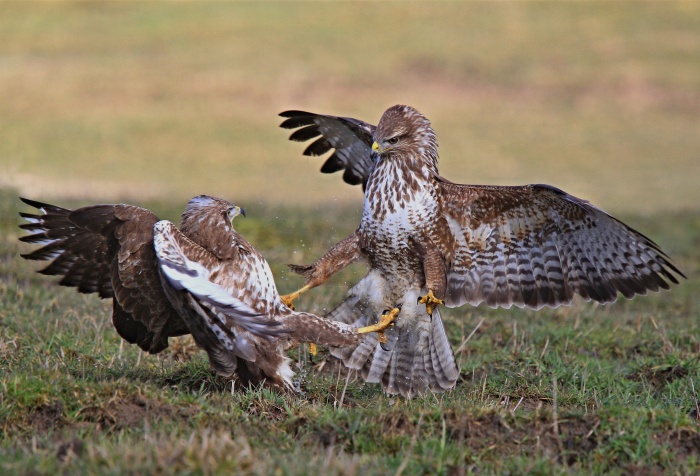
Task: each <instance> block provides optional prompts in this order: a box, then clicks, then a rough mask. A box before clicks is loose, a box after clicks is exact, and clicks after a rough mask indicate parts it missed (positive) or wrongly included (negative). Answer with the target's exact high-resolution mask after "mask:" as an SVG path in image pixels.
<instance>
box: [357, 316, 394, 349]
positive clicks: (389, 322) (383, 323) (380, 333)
mask: <svg viewBox="0 0 700 476" xmlns="http://www.w3.org/2000/svg"><path fill="white" fill-rule="evenodd" d="M399 311H400V309H399V308H398V307H395V308H394V309H392V310H390V311H384V312H383V313H382V317H380V318H379V322H378V323H376V324H372V325H371V326H367V327H360V328H359V329H357V330H356V332H357V333H358V334H369V333H370V332H376V333H377V337H378V338H379V343H380V344H386V335H385V334H384V331H385V330H387V328H389V327H391V326H393V325H394V320H395V319H396V316H397V315H398V313H399Z"/></svg>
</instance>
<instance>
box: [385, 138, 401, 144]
mask: <svg viewBox="0 0 700 476" xmlns="http://www.w3.org/2000/svg"><path fill="white" fill-rule="evenodd" d="M398 141H399V138H398V137H392V138H391V139H387V142H388V143H389V144H391V145H394V144H396V143H397V142H398Z"/></svg>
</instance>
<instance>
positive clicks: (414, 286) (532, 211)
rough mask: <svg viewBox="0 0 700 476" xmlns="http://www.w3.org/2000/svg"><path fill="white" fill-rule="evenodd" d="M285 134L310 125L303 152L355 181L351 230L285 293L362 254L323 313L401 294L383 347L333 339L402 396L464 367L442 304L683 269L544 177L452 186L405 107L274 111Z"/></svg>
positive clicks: (429, 132) (626, 291) (613, 290)
mask: <svg viewBox="0 0 700 476" xmlns="http://www.w3.org/2000/svg"><path fill="white" fill-rule="evenodd" d="M280 115H281V116H283V117H286V118H287V119H286V120H285V121H284V122H283V123H282V124H281V127H283V128H287V129H297V130H296V131H295V132H294V133H293V134H292V135H291V137H290V139H291V140H295V141H306V140H309V139H313V138H316V137H319V136H320V137H319V138H318V139H317V140H315V141H314V142H313V143H312V144H311V145H310V146H309V147H308V148H307V149H306V150H305V151H304V154H305V155H321V154H324V153H326V152H328V151H330V150H331V149H335V151H334V152H333V154H332V155H331V156H330V157H329V158H328V160H327V161H326V162H325V164H324V165H323V168H322V171H323V172H336V171H340V170H344V171H345V172H344V175H343V178H344V179H345V181H346V182H348V183H350V184H362V186H363V189H364V192H365V194H364V210H363V214H362V219H361V222H360V225H359V227H358V228H357V230H356V231H355V232H354V233H353V234H352V235H350V236H349V237H347V238H345V239H344V240H343V241H341V242H340V243H338V244H337V245H335V246H333V247H332V248H331V249H330V250H329V251H328V253H326V255H324V256H323V257H322V258H321V259H319V260H318V261H316V262H315V263H314V264H313V265H310V266H293V267H292V269H293V270H295V271H297V272H300V273H302V274H303V275H305V276H306V286H304V287H303V288H302V289H301V290H300V291H298V292H296V293H293V294H291V295H289V296H285V297H284V299H285V302H287V303H288V304H290V303H291V301H292V300H293V299H294V298H296V297H297V296H298V295H299V292H303V291H305V290H307V289H310V288H312V287H314V286H318V285H320V284H322V283H323V282H325V281H326V280H327V279H328V277H329V276H331V275H332V274H333V273H335V272H336V271H338V270H339V269H341V268H342V267H344V266H346V265H347V264H349V263H350V262H352V261H354V260H356V259H358V258H364V259H366V260H367V261H368V262H369V264H370V271H369V273H368V274H367V276H366V277H365V278H363V279H362V280H361V281H360V282H359V283H358V284H357V285H356V286H355V287H353V288H352V289H351V290H350V291H349V294H348V296H347V299H346V300H345V301H344V302H343V303H341V304H340V305H339V306H338V307H337V308H335V309H334V310H333V311H331V312H330V314H329V315H328V317H329V318H331V319H334V320H338V321H340V322H346V323H349V324H354V325H365V324H366V323H368V322H371V321H372V320H373V319H374V316H376V315H377V310H378V309H383V308H385V307H387V306H394V305H395V304H402V308H401V314H400V316H399V319H398V321H397V323H396V326H395V327H394V328H392V329H390V330H389V332H388V333H387V337H388V339H389V342H388V346H389V347H390V350H389V351H384V350H382V347H381V346H378V345H377V339H376V336H375V335H372V334H370V335H368V336H366V337H365V338H364V340H363V341H362V342H361V343H360V344H359V345H358V346H356V347H355V348H352V347H345V348H338V349H334V350H332V353H333V354H334V355H336V356H337V357H340V358H341V359H342V360H343V361H344V362H345V364H346V365H347V366H349V367H351V368H356V369H361V371H362V375H363V377H364V378H365V379H366V380H367V381H368V382H382V384H383V386H384V389H385V390H386V391H387V392H389V393H398V394H401V395H404V396H411V395H415V394H419V393H422V392H424V391H425V390H426V389H428V388H429V389H432V390H437V391H440V390H445V389H449V388H452V387H453V386H454V385H455V382H456V381H457V378H458V376H459V370H458V369H457V365H456V363H455V359H454V355H453V353H452V350H451V347H450V345H449V342H448V340H447V337H446V335H445V330H444V328H443V324H442V320H441V318H440V311H439V306H440V305H442V304H445V305H447V306H449V307H455V306H459V305H462V304H464V303H469V304H472V305H474V306H476V305H478V304H480V303H482V302H483V303H486V304H487V305H489V306H491V307H504V308H508V307H510V306H512V305H516V306H518V307H528V308H531V309H539V308H541V307H543V306H550V307H557V306H560V305H563V304H569V303H571V301H572V299H573V297H574V295H575V294H578V295H580V296H581V297H582V298H583V299H585V300H594V301H597V302H600V303H610V302H613V301H615V300H616V299H617V296H618V293H620V294H622V295H623V296H625V297H626V298H632V297H633V296H635V295H636V294H646V293H647V291H658V290H660V289H668V288H669V287H670V286H669V282H670V283H674V284H677V283H678V280H677V278H676V276H674V274H673V273H675V274H677V275H679V276H683V274H682V273H681V272H680V271H679V270H678V269H677V268H676V267H675V266H674V265H673V264H672V263H671V262H670V261H669V259H668V258H667V256H666V255H665V254H664V253H663V251H661V249H660V248H659V247H658V246H657V245H656V244H655V243H654V242H652V241H651V240H650V239H648V238H646V237H645V236H643V235H642V234H640V233H638V232H637V231H635V230H633V229H632V228H630V227H629V226H627V225H625V224H624V223H622V222H620V221H619V220H617V219H615V218H613V217H612V216H610V215H608V214H607V213H605V212H604V211H602V210H600V209H598V208H596V207H594V206H593V205H591V204H590V203H588V202H586V201H585V200H581V199H579V198H576V197H573V196H571V195H569V194H567V193H565V192H563V191H562V190H559V189H557V188H554V187H552V186H549V185H525V186H514V187H499V186H483V185H461V184H455V183H452V182H450V181H448V180H446V179H445V178H443V177H441V176H440V175H438V168H437V161H438V152H437V139H436V136H435V133H434V131H433V129H432V127H431V125H430V122H429V121H428V119H426V118H425V116H423V115H422V114H421V113H419V112H418V111H417V110H415V109H414V108H412V107H409V106H402V105H398V106H393V107H391V108H389V109H388V110H387V111H386V112H385V113H384V115H383V116H382V118H381V120H380V121H379V125H378V126H376V127H375V126H373V125H371V124H367V123H365V122H363V121H360V120H357V119H351V118H345V117H335V116H326V115H319V114H313V113H307V112H302V111H286V112H283V113H282V114H280Z"/></svg>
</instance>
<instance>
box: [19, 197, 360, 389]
mask: <svg viewBox="0 0 700 476" xmlns="http://www.w3.org/2000/svg"><path fill="white" fill-rule="evenodd" d="M22 200H23V201H24V202H25V203H27V204H29V205H31V206H33V207H36V208H38V209H39V210H41V211H42V213H43V214H42V215H33V214H28V213H21V216H22V217H23V218H25V219H26V220H27V221H28V222H29V223H28V224H25V225H22V226H21V228H23V229H25V230H28V231H30V232H31V233H32V234H31V235H29V236H25V237H22V238H20V239H21V241H24V242H26V243H31V244H36V245H43V246H42V247H41V248H39V249H37V250H35V251H33V252H31V253H28V254H24V255H22V256H23V257H24V258H27V259H32V260H52V261H51V263H50V264H49V266H47V267H46V268H44V269H43V270H41V271H40V272H41V273H43V274H49V275H59V276H62V279H61V281H60V282H59V284H62V285H65V286H73V287H77V288H78V290H79V291H80V292H84V293H93V292H96V293H98V294H99V296H100V297H102V298H112V299H113V309H114V312H113V316H112V321H113V323H114V326H115V328H116V329H117V332H119V334H120V336H122V337H123V338H124V339H125V340H127V341H128V342H130V343H135V344H137V345H139V347H141V348H142V349H144V350H146V351H148V352H151V353H157V352H160V351H162V350H163V349H165V348H166V347H167V345H168V338H169V337H173V336H179V335H184V334H188V333H191V334H192V335H193V337H194V339H195V341H196V342H197V344H198V345H199V346H200V347H202V348H203V349H204V350H205V351H206V352H207V353H208V355H209V359H210V362H211V364H212V367H213V368H214V369H215V370H216V371H217V372H218V373H220V374H222V375H225V376H230V375H233V374H234V373H236V374H238V376H239V377H241V378H243V379H244V380H246V381H250V382H252V383H260V382H265V383H266V384H268V385H272V386H276V387H279V388H284V389H292V388H293V383H292V377H293V371H292V370H291V368H290V366H289V359H288V357H287V356H286V355H285V351H286V350H287V349H289V348H290V347H292V346H294V345H296V344H298V343H299V342H319V343H323V344H325V345H347V344H353V343H356V342H357V340H358V338H357V334H356V332H355V329H353V328H351V327H350V326H347V325H345V324H342V323H338V322H334V321H328V320H326V319H322V318H319V317H317V316H314V315H312V314H307V313H298V312H294V311H292V310H290V309H289V308H287V307H286V306H284V305H283V304H282V302H281V301H280V299H279V295H278V293H277V289H276V287H275V283H274V280H273V277H272V273H271V272H270V268H269V266H268V264H267V262H266V261H265V260H264V259H263V258H262V256H261V255H260V254H259V253H258V252H257V250H255V248H253V247H252V246H251V245H250V243H248V242H247V241H246V240H245V238H243V237H242V236H241V235H240V234H238V233H237V232H236V231H235V230H234V229H233V226H232V220H233V217H234V216H235V215H236V214H237V213H238V211H239V210H240V209H239V208H238V207H234V206H232V205H231V204H230V203H228V202H226V201H225V200H221V199H217V198H212V197H207V196H199V197H195V198H193V199H192V200H190V202H189V203H188V205H187V208H186V209H185V212H184V213H183V215H182V221H181V225H180V230H178V229H177V228H176V227H175V226H174V225H173V224H172V223H170V222H168V221H165V220H163V221H159V220H158V218H157V217H156V216H155V215H154V214H153V213H151V212H150V211H148V210H145V209H143V208H139V207H134V206H131V205H96V206H91V207H84V208H80V209H77V210H74V211H71V210H67V209H64V208H60V207H56V206H53V205H48V204H45V203H40V202H35V201H32V200H27V199H22Z"/></svg>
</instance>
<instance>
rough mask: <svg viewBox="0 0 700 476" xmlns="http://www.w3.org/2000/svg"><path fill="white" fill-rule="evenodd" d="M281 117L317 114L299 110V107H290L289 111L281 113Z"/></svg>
mask: <svg viewBox="0 0 700 476" xmlns="http://www.w3.org/2000/svg"><path fill="white" fill-rule="evenodd" d="M279 115H280V117H300V116H315V114H314V113H312V112H307V111H299V110H297V109H290V110H288V111H282V112H280V113H279Z"/></svg>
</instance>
